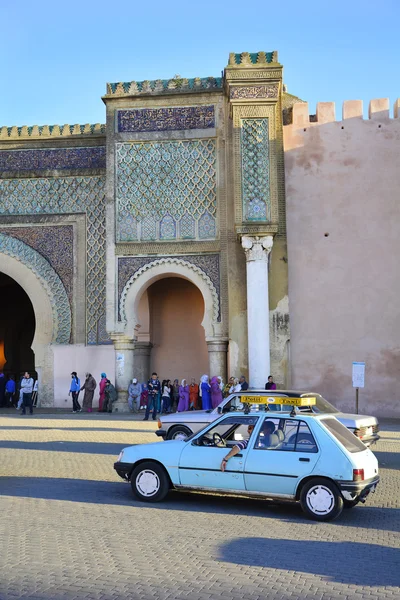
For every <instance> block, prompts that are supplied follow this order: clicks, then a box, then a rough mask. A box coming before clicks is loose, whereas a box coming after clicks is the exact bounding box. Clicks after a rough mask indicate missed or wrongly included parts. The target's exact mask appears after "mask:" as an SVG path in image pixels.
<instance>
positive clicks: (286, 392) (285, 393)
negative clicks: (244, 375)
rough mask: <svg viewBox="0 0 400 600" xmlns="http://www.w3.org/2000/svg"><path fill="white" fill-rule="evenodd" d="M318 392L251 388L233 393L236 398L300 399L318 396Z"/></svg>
mask: <svg viewBox="0 0 400 600" xmlns="http://www.w3.org/2000/svg"><path fill="white" fill-rule="evenodd" d="M316 393H317V392H305V391H299V390H263V389H261V388H249V389H248V390H242V391H241V392H233V394H234V395H235V396H240V395H243V396H250V395H251V394H255V395H260V394H265V395H267V396H287V397H288V398H298V397H299V396H303V395H308V394H316Z"/></svg>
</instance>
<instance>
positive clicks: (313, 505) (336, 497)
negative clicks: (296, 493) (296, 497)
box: [300, 477, 343, 521]
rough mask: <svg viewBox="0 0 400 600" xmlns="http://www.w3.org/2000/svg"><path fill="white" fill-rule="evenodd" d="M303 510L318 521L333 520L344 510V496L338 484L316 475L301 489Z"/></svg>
mask: <svg viewBox="0 0 400 600" xmlns="http://www.w3.org/2000/svg"><path fill="white" fill-rule="evenodd" d="M300 504H301V508H302V509H303V511H304V512H305V513H306V515H308V516H309V517H311V518H312V519H315V520H316V521H332V520H333V519H336V517H338V516H339V515H340V513H341V512H342V510H343V498H342V496H341V494H340V492H339V490H338V488H337V487H336V485H335V484H334V483H333V482H332V481H329V480H328V479H323V478H322V477H315V478H314V479H311V480H310V481H307V483H306V484H304V486H303V487H302V489H301V493H300Z"/></svg>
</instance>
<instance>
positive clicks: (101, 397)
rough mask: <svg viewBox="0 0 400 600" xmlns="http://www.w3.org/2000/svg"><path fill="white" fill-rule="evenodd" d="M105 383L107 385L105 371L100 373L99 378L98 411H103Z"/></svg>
mask: <svg viewBox="0 0 400 600" xmlns="http://www.w3.org/2000/svg"><path fill="white" fill-rule="evenodd" d="M106 385H107V375H106V374H105V373H102V374H101V379H100V383H99V412H103V404H104V399H105V393H106Z"/></svg>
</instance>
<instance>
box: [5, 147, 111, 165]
mask: <svg viewBox="0 0 400 600" xmlns="http://www.w3.org/2000/svg"><path fill="white" fill-rule="evenodd" d="M105 166H106V149H105V146H93V147H90V148H51V149H39V148H37V149H35V150H0V171H44V170H51V169H104V168H105Z"/></svg>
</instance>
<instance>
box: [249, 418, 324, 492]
mask: <svg viewBox="0 0 400 600" xmlns="http://www.w3.org/2000/svg"><path fill="white" fill-rule="evenodd" d="M269 423H272V424H273V426H274V432H273V433H272V435H270V441H271V443H268V442H266V438H265V436H263V431H264V429H265V428H266V425H267V424H269ZM264 438H265V439H264ZM318 459H319V448H318V446H317V443H316V441H315V439H314V436H313V435H312V433H311V431H310V429H309V427H308V425H307V423H305V422H304V421H302V420H300V419H289V418H277V417H266V418H265V420H264V422H263V423H262V425H261V427H260V432H259V435H258V436H257V439H256V440H255V443H253V444H252V445H251V447H250V446H249V447H248V453H247V456H246V463H245V475H244V480H245V487H246V490H247V491H249V492H264V493H265V494H271V495H277V496H279V495H283V496H293V495H294V494H295V491H296V487H297V484H298V482H299V481H300V480H301V479H302V478H303V477H306V476H307V475H309V474H310V473H312V471H313V470H314V468H315V466H316V464H317V462H318Z"/></svg>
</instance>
